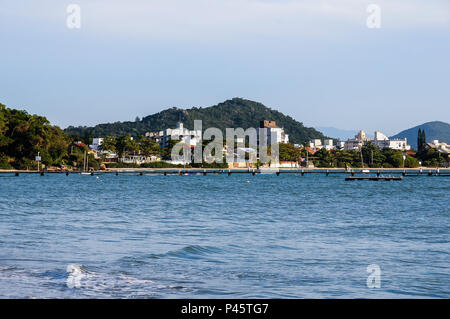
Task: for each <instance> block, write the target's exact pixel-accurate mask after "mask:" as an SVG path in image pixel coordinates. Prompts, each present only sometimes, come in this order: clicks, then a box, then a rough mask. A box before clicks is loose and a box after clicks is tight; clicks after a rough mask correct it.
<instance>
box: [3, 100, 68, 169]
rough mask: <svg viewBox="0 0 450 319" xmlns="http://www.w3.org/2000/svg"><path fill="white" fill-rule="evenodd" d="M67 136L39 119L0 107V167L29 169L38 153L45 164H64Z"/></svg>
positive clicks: (33, 166)
mask: <svg viewBox="0 0 450 319" xmlns="http://www.w3.org/2000/svg"><path fill="white" fill-rule="evenodd" d="M69 143H70V139H69V137H68V136H67V135H66V134H65V133H64V132H63V131H62V130H61V129H60V128H59V127H57V126H52V125H50V123H49V121H48V120H47V119H46V118H45V117H42V116H38V115H30V114H28V113H27V112H26V111H19V110H14V109H9V108H7V107H5V105H3V104H0V168H17V169H27V168H29V169H32V168H36V165H37V164H36V161H34V159H35V157H36V155H37V154H38V152H39V153H40V156H41V157H42V162H43V163H44V164H46V165H64V164H65V163H66V162H67V160H68V157H69V154H68V146H69Z"/></svg>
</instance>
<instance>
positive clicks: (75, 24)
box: [66, 4, 81, 29]
mask: <svg viewBox="0 0 450 319" xmlns="http://www.w3.org/2000/svg"><path fill="white" fill-rule="evenodd" d="M66 13H67V19H66V25H67V27H68V28H69V29H80V28H81V7H80V5H78V4H69V5H68V6H67V8H66Z"/></svg>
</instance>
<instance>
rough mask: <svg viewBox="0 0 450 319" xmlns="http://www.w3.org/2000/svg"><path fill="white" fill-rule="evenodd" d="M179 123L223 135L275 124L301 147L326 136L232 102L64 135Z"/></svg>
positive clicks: (135, 131)
mask: <svg viewBox="0 0 450 319" xmlns="http://www.w3.org/2000/svg"><path fill="white" fill-rule="evenodd" d="M180 120H181V121H182V122H183V123H184V124H185V127H188V128H190V129H193V128H194V120H202V121H203V129H206V128H208V127H217V128H219V129H221V130H222V131H223V132H225V129H226V128H228V127H230V128H237V127H242V128H244V129H247V128H249V127H255V128H257V127H259V122H260V121H261V120H271V121H276V122H277V125H278V126H280V127H284V129H285V131H286V133H287V134H289V139H290V142H292V143H302V142H307V141H309V140H311V139H314V138H321V139H323V138H325V136H324V135H323V134H322V133H320V132H318V131H316V130H315V129H314V128H307V127H305V126H303V124H302V123H300V122H298V121H296V120H294V119H293V118H292V117H290V116H286V115H284V114H282V113H281V112H278V111H276V110H272V109H270V108H268V107H266V106H264V105H263V104H261V103H257V102H253V101H249V100H245V99H241V98H234V99H231V100H227V101H225V102H223V103H220V104H218V105H215V106H211V107H206V108H202V107H199V108H197V107H193V108H191V109H186V110H184V109H179V108H175V107H174V108H170V109H167V110H164V111H161V112H159V113H156V114H153V115H150V116H147V117H144V118H143V119H142V120H139V119H138V118H137V119H136V121H134V122H116V123H108V124H99V125H97V126H95V127H72V126H69V127H68V128H66V130H65V131H66V132H67V133H71V134H77V135H80V136H90V137H104V136H116V135H128V134H130V135H131V136H141V135H144V134H145V133H146V132H155V131H160V130H163V129H165V128H174V127H175V126H176V124H177V122H178V121H180Z"/></svg>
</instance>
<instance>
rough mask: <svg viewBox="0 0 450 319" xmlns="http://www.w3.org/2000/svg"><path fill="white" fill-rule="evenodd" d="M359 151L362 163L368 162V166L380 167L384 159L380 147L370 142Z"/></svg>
mask: <svg viewBox="0 0 450 319" xmlns="http://www.w3.org/2000/svg"><path fill="white" fill-rule="evenodd" d="M361 152H362V154H363V159H364V163H367V164H369V167H381V165H382V164H383V162H384V161H385V159H386V158H385V156H384V155H383V154H382V152H381V150H380V148H379V147H378V146H376V145H375V144H373V143H372V142H369V143H366V144H365V145H364V146H363V147H362V149H361Z"/></svg>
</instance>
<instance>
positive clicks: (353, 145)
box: [344, 130, 411, 151]
mask: <svg viewBox="0 0 450 319" xmlns="http://www.w3.org/2000/svg"><path fill="white" fill-rule="evenodd" d="M368 142H372V143H373V144H375V145H376V146H378V147H379V148H380V149H384V148H390V149H393V150H401V151H408V150H410V149H411V146H410V145H408V143H407V140H406V138H405V139H389V138H388V137H387V136H386V135H384V134H383V133H381V132H378V131H375V134H374V139H373V140H372V139H370V138H368V137H367V136H366V133H365V132H364V131H363V130H361V131H359V133H358V134H356V136H355V138H353V139H349V140H347V141H346V142H345V144H344V149H345V150H346V151H350V150H360V149H361V148H362V147H363V146H364V145H365V144H366V143H368Z"/></svg>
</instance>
